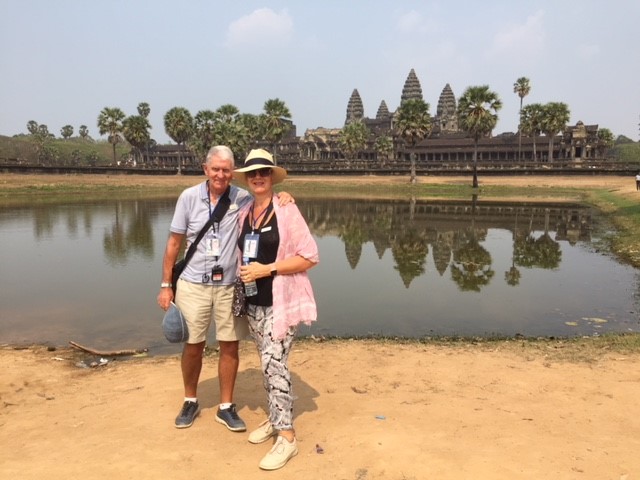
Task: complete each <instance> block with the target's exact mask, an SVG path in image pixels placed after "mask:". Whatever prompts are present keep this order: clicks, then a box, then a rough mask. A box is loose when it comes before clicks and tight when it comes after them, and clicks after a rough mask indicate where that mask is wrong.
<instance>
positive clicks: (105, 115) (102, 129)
mask: <svg viewBox="0 0 640 480" xmlns="http://www.w3.org/2000/svg"><path fill="white" fill-rule="evenodd" d="M124 119H125V114H124V112H123V111H122V110H120V109H119V108H117V107H113V108H110V107H105V108H103V109H102V111H101V112H100V115H98V132H99V133H100V135H107V140H109V143H110V144H111V145H112V146H113V163H114V164H115V163H116V161H117V160H116V145H117V144H118V143H120V142H121V141H122V121H123V120H124Z"/></svg>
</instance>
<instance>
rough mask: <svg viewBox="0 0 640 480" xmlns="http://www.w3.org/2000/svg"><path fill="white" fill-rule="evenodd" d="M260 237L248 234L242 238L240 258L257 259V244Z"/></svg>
mask: <svg viewBox="0 0 640 480" xmlns="http://www.w3.org/2000/svg"><path fill="white" fill-rule="evenodd" d="M259 240H260V235H258V234H255V233H249V234H247V235H245V237H244V248H243V249H242V256H243V257H248V258H258V242H259Z"/></svg>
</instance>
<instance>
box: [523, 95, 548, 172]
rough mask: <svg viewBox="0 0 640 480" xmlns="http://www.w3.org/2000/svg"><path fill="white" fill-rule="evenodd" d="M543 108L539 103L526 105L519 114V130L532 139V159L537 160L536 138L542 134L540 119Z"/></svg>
mask: <svg viewBox="0 0 640 480" xmlns="http://www.w3.org/2000/svg"><path fill="white" fill-rule="evenodd" d="M543 114H544V108H543V106H542V104H540V103H531V104H529V105H526V106H525V107H524V108H523V109H522V112H521V113H520V128H519V130H520V131H521V132H522V133H524V134H525V135H526V136H528V137H531V138H533V159H534V161H535V160H536V159H537V153H536V138H537V137H538V135H540V134H541V133H542V117H543Z"/></svg>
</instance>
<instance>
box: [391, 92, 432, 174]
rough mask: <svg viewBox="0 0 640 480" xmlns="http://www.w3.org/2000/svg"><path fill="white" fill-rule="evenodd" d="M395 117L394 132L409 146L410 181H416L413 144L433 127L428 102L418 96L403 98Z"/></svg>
mask: <svg viewBox="0 0 640 480" xmlns="http://www.w3.org/2000/svg"><path fill="white" fill-rule="evenodd" d="M396 115H397V117H396V119H395V126H394V129H395V132H396V134H397V135H398V136H400V137H401V138H402V140H403V141H404V142H405V144H407V145H408V146H409V158H410V160H411V180H410V181H411V183H416V152H415V151H414V150H415V146H416V145H417V144H418V143H420V142H421V141H422V140H424V139H425V138H427V137H428V136H429V134H430V133H431V128H432V127H433V125H432V123H431V115H430V114H429V104H428V103H426V102H425V101H424V100H422V99H419V98H412V99H409V100H405V101H404V102H403V103H402V104H401V105H400V108H398V112H397V113H396Z"/></svg>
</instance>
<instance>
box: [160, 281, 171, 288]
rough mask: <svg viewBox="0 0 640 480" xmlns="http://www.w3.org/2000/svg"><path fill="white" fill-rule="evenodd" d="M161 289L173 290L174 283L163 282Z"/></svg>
mask: <svg viewBox="0 0 640 480" xmlns="http://www.w3.org/2000/svg"><path fill="white" fill-rule="evenodd" d="M160 288H173V283H169V282H162V283H161V284H160Z"/></svg>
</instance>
